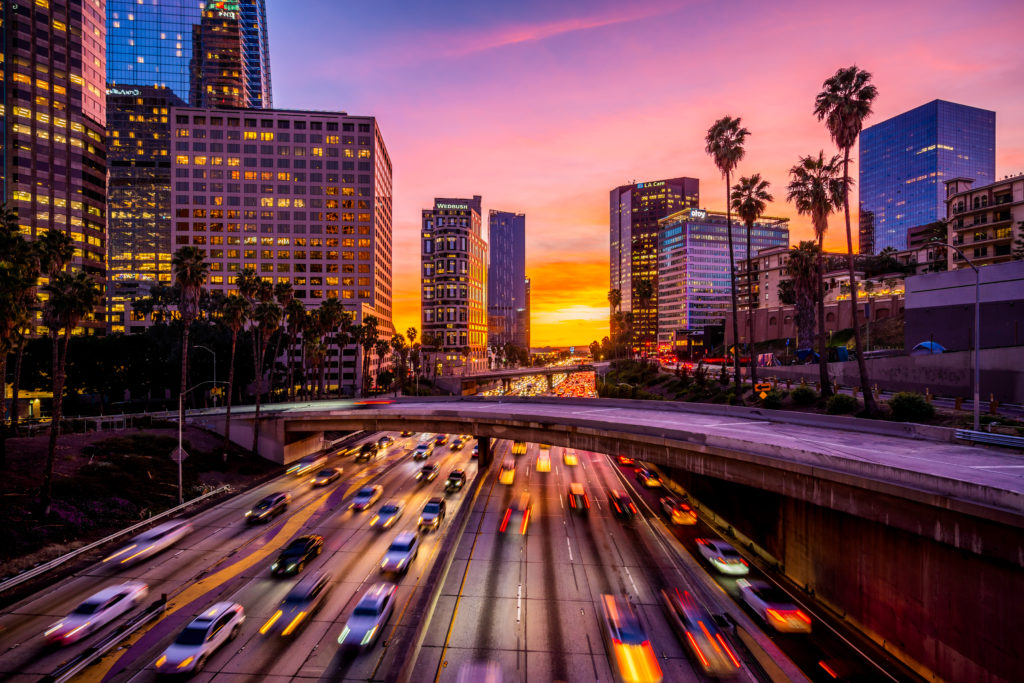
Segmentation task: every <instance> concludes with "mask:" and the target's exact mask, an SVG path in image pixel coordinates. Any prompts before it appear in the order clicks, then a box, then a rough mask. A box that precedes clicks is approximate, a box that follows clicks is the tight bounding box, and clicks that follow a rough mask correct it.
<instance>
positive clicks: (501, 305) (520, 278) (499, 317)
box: [487, 209, 526, 348]
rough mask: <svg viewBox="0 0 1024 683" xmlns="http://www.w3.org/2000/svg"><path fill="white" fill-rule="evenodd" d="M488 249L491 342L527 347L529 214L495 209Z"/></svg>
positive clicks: (488, 300) (488, 310) (489, 222)
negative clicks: (523, 314) (522, 321)
mask: <svg viewBox="0 0 1024 683" xmlns="http://www.w3.org/2000/svg"><path fill="white" fill-rule="evenodd" d="M488 249H489V251H488V256H489V259H490V263H489V264H488V266H487V317H488V320H489V321H490V323H491V324H489V325H488V330H487V344H488V346H490V347H491V348H497V347H499V346H502V345H503V344H505V343H507V342H512V343H513V344H515V345H516V346H524V344H523V340H524V339H525V334H524V332H525V331H524V330H521V329H520V324H519V318H520V315H519V311H521V310H525V308H526V215H525V214H522V213H512V212H509V211H495V210H493V209H492V210H491V212H490V214H489V216H488Z"/></svg>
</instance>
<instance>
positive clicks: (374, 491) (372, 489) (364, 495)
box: [349, 484, 384, 512]
mask: <svg viewBox="0 0 1024 683" xmlns="http://www.w3.org/2000/svg"><path fill="white" fill-rule="evenodd" d="M382 495H384V487H383V486H381V485H380V484H374V485H373V486H364V487H363V488H361V489H359V490H358V491H356V495H355V496H353V497H352V503H351V504H350V505H349V507H350V508H352V509H353V510H356V511H358V512H362V511H363V510H365V509H367V508H368V507H370V506H371V505H373V504H374V503H376V502H377V501H378V500H379V499H380V497H381V496H382Z"/></svg>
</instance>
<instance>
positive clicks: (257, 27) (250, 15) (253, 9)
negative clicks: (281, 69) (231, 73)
mask: <svg viewBox="0 0 1024 683" xmlns="http://www.w3.org/2000/svg"><path fill="white" fill-rule="evenodd" d="M239 4H240V9H241V11H242V50H243V51H244V52H245V81H246V86H247V90H248V93H249V108H250V109H272V108H273V107H274V98H273V96H272V95H271V92H270V39H269V38H268V36H267V4H266V2H265V0H243V2H241V3H239Z"/></svg>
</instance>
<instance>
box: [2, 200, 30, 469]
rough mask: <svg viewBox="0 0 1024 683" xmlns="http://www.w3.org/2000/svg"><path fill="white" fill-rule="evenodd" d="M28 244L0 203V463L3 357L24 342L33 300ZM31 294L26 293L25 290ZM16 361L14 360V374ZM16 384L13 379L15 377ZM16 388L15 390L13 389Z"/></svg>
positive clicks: (4, 380) (14, 420)
mask: <svg viewBox="0 0 1024 683" xmlns="http://www.w3.org/2000/svg"><path fill="white" fill-rule="evenodd" d="M32 252H33V249H32V246H31V245H30V244H29V243H28V242H27V241H26V240H25V238H24V237H23V236H22V235H21V233H20V232H19V230H18V218H17V216H16V215H15V213H14V212H13V211H11V210H9V209H8V208H7V206H6V204H5V205H3V206H0V388H2V389H3V400H2V401H0V418H2V424H0V431H2V432H3V434H2V435H0V466H6V462H7V436H8V431H7V423H6V418H7V416H6V414H3V411H5V410H6V408H7V403H6V398H7V356H8V354H10V352H11V351H12V350H14V348H15V347H17V348H18V351H19V354H20V353H21V350H22V347H23V345H24V337H25V335H24V330H25V328H26V327H28V325H29V322H30V320H31V315H32V313H33V311H34V308H35V305H34V304H35V302H36V301H37V299H36V297H35V294H34V291H35V278H34V277H33V270H32V267H31V264H32V261H33V259H32V258H31V257H32ZM30 291H31V292H32V296H31V297H30V296H29V294H28V293H29V292H30ZM19 369H20V363H18V362H16V363H15V370H16V371H15V375H17V374H18V373H17V370H19ZM15 387H17V379H15ZM15 390H16V389H15ZM16 397H17V394H14V398H13V399H12V401H11V432H10V433H11V434H13V433H14V428H15V425H16V424H17V419H18V418H17V416H18V403H17V398H16Z"/></svg>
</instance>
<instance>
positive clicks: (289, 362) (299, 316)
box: [284, 298, 306, 400]
mask: <svg viewBox="0 0 1024 683" xmlns="http://www.w3.org/2000/svg"><path fill="white" fill-rule="evenodd" d="M284 315H285V320H286V321H287V329H288V348H287V349H286V350H285V366H286V372H287V374H288V399H289V400H295V376H294V374H293V370H294V365H295V364H294V362H293V360H294V355H295V353H294V351H295V344H296V343H297V342H298V341H299V332H300V330H302V324H303V322H304V321H305V318H306V305H305V304H304V303H302V302H301V301H299V300H298V299H294V298H293V299H292V300H291V301H289V302H288V305H287V306H285V307H284ZM299 352H300V353H301V348H300V350H299Z"/></svg>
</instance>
